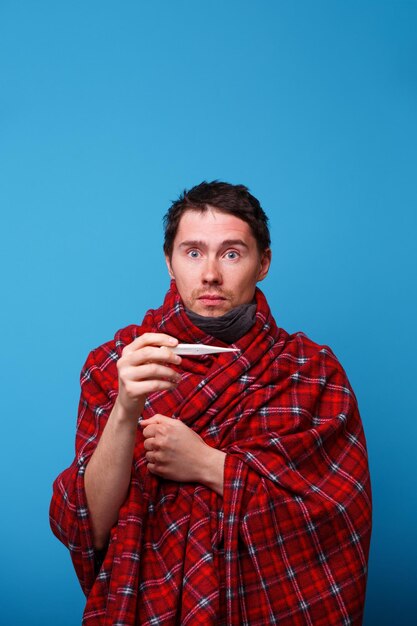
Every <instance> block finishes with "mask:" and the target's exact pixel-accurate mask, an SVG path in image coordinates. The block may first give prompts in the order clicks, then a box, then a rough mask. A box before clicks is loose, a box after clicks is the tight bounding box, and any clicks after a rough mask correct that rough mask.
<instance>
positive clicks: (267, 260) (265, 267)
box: [258, 248, 272, 281]
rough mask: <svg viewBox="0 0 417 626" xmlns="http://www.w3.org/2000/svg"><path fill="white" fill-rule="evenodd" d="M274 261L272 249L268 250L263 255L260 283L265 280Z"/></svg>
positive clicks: (259, 275) (259, 276)
mask: <svg viewBox="0 0 417 626" xmlns="http://www.w3.org/2000/svg"><path fill="white" fill-rule="evenodd" d="M271 260H272V250H271V248H266V250H263V252H262V254H261V267H260V269H259V274H258V281H260V280H263V279H264V278H265V277H266V275H267V274H268V272H269V268H270V267H271Z"/></svg>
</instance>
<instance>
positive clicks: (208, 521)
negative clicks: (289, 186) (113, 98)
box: [51, 181, 371, 626]
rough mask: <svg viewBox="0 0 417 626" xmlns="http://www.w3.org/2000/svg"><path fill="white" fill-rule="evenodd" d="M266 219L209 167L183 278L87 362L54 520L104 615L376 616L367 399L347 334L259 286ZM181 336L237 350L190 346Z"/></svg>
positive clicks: (355, 620) (177, 261)
mask: <svg viewBox="0 0 417 626" xmlns="http://www.w3.org/2000/svg"><path fill="white" fill-rule="evenodd" d="M269 246H270V237H269V231H268V226H267V217H266V215H265V213H264V211H263V210H262V208H261V206H260V204H259V202H258V201H257V200H256V198H254V197H253V196H252V195H251V194H250V193H249V191H248V190H247V188H246V187H244V186H242V185H235V186H234V185H229V184H227V183H220V182H217V181H215V182H212V183H205V182H204V183H201V184H200V185H198V186H197V187H194V188H193V189H191V190H190V191H188V192H184V194H183V195H182V196H181V197H180V198H179V199H178V200H177V201H176V202H174V203H173V205H172V206H171V208H170V210H169V211H168V213H167V215H166V217H165V244H164V251H165V256H166V262H167V267H168V271H169V275H170V277H171V279H172V282H171V286H170V289H169V291H168V293H167V296H166V298H165V301H164V303H163V305H162V306H161V307H160V308H159V309H157V310H150V311H148V313H147V314H146V315H145V318H144V320H143V323H142V325H141V326H136V325H133V326H129V327H127V328H125V329H122V330H121V331H119V332H118V333H116V335H115V338H114V340H113V341H110V342H108V343H106V344H104V345H103V346H101V347H99V348H97V349H96V350H93V351H92V352H91V354H90V355H89V357H88V359H87V362H86V364H85V366H84V369H83V371H82V374H81V389H82V392H81V400H80V407H79V417H78V423H77V437H76V458H75V460H74V462H73V464H72V465H71V467H69V468H68V469H67V470H65V471H64V472H63V473H62V474H61V475H60V476H59V477H58V478H57V480H56V481H55V483H54V495H53V499H52V503H51V525H52V529H53V531H54V533H55V534H56V535H57V536H58V537H59V539H61V541H63V542H64V543H65V544H66V545H67V546H68V547H69V549H70V551H71V556H72V559H73V563H74V566H75V569H76V572H77V575H78V577H79V580H80V583H81V585H82V588H83V590H84V592H85V593H86V595H87V605H86V609H85V612H84V619H83V623H84V624H85V625H91V624H105V625H110V624H114V625H116V624H117V625H119V626H120V625H122V624H123V625H136V624H137V625H149V626H151V625H175V624H184V625H186V624H188V625H196V624H204V625H215V624H216V625H219V624H227V625H229V626H239V625H241V624H246V625H250V626H257V625H259V626H260V625H268V624H280V625H288V626H289V625H292V626H293V625H301V624H309V625H314V626H320V625H322V626H329V625H338V626H340V625H344V626H348V625H354V624H355V625H359V624H361V621H362V613H363V604H364V594H365V585H366V567H367V558H368V549H369V538H370V524H371V521H370V520H371V514H370V511H371V503H370V485H369V474H368V464H367V455H366V447H365V440H364V435H363V430H362V426H361V421H360V417H359V413H358V409H357V404H356V399H355V396H354V394H353V391H352V389H351V387H350V385H349V382H348V380H347V378H346V375H345V373H344V371H343V369H342V367H341V365H340V364H339V363H338V361H337V359H336V358H335V356H334V355H333V353H332V352H331V350H330V349H329V348H327V347H324V346H318V345H316V344H315V343H313V342H312V341H311V340H310V339H308V338H307V337H306V336H305V335H304V334H302V333H296V334H294V335H289V334H288V333H286V332H285V331H284V330H283V329H282V328H278V327H277V325H276V323H275V321H274V318H273V317H272V315H271V312H270V310H269V307H268V304H267V301H266V299H265V297H264V295H263V294H262V292H261V291H260V290H259V289H258V288H257V287H256V284H257V282H258V281H261V280H262V279H263V278H265V276H266V275H267V273H268V270H269V266H270V262H271V252H270V247H269ZM179 343H181V344H183V343H197V344H207V345H211V346H223V347H231V348H234V349H236V352H226V353H219V354H211V355H205V356H183V357H181V356H179V355H177V354H176V353H175V352H176V351H175V348H176V346H178V344H179Z"/></svg>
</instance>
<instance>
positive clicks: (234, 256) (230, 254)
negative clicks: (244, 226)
mask: <svg viewBox="0 0 417 626" xmlns="http://www.w3.org/2000/svg"><path fill="white" fill-rule="evenodd" d="M238 256H239V254H238V252H236V250H229V252H226V258H227V259H231V260H233V259H237V258H238Z"/></svg>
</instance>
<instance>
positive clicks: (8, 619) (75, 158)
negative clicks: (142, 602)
mask: <svg viewBox="0 0 417 626" xmlns="http://www.w3.org/2000/svg"><path fill="white" fill-rule="evenodd" d="M416 25H417V4H416V3H415V2H363V1H362V2H342V1H337V2H334V1H332V2H330V1H329V2H323V1H318V2H299V1H295V2H273V1H272V0H271V1H262V0H258V1H257V2H245V1H239V2H238V1H230V0H228V1H222V2H220V1H211V2H204V3H203V2H195V1H191V0H184V1H176V2H169V1H165V2H162V1H155V2H133V1H125V2H119V3H116V2H109V1H100V2H98V1H89V2H75V1H71V2H56V1H54V2H52V1H50V2H46V1H39V2H30V1H27V2H23V1H21V2H19V1H15V2H8V1H5V0H2V1H1V3H0V81H1V83H0V84H1V88H0V123H1V127H0V146H1V153H0V172H1V174H0V205H1V218H0V219H1V253H0V254H1V264H0V267H1V272H2V283H1V284H2V295H3V304H2V307H1V328H2V354H3V358H2V364H1V367H2V372H1V382H2V415H3V419H2V431H3V445H2V455H1V464H2V469H1V475H2V478H3V486H2V515H1V526H2V528H1V535H2V538H3V542H2V545H3V548H2V574H1V590H2V593H1V605H2V606H1V612H0V615H1V619H2V622H3V623H4V624H13V625H21V624H22V625H27V624H31V625H42V626H47V625H62V626H74V625H77V624H79V623H80V619H81V613H82V608H83V605H84V599H83V596H82V594H81V591H80V589H79V586H78V582H77V580H76V578H75V574H74V572H73V570H72V566H71V564H70V560H69V556H68V554H67V552H66V549H65V548H64V547H63V546H62V545H61V544H59V542H58V541H57V540H56V539H55V538H54V537H53V536H52V534H51V532H50V530H49V525H48V506H49V499H50V495H51V484H52V481H53V479H54V478H55V476H56V475H57V474H58V473H59V472H60V471H61V470H62V469H63V468H64V467H66V466H67V465H69V463H70V462H71V459H72V456H73V441H74V427H75V418H76V410H77V403H78V393H79V388H78V375H79V371H80V369H81V366H82V364H83V362H84V359H85V358H86V356H87V353H88V352H89V350H90V349H91V348H93V347H95V346H96V345H98V344H100V343H102V342H103V341H105V340H107V339H109V338H111V337H112V336H113V333H114V331H115V330H116V329H118V328H120V327H122V326H124V325H126V324H128V323H131V322H137V321H139V320H141V318H142V316H143V313H144V312H145V311H146V309H147V308H149V307H156V306H158V305H159V304H160V302H161V299H162V297H163V294H164V292H165V290H166V288H167V286H168V277H167V274H166V270H165V266H164V262H163V257H162V251H161V244H162V223H161V219H162V216H163V214H164V213H165V211H166V209H167V207H168V205H169V203H170V201H171V200H172V199H174V198H175V197H176V196H177V195H178V193H179V192H180V191H181V190H182V189H183V188H184V187H189V186H192V185H194V184H196V183H198V182H200V181H201V180H203V179H206V180H212V179H214V178H219V179H222V180H226V181H229V182H232V183H241V182H242V183H244V184H246V185H248V186H249V187H250V189H251V191H252V192H253V193H254V194H255V195H256V196H257V197H258V198H259V199H260V201H261V203H262V205H263V206H264V208H265V210H266V211H267V213H268V214H269V215H270V220H271V230H272V238H273V266H272V269H271V273H270V276H269V277H268V279H267V280H266V281H265V282H264V283H263V289H264V291H265V293H266V294H267V297H268V299H269V301H270V304H271V306H272V309H273V311H274V314H275V317H276V319H277V321H278V323H279V324H280V325H281V326H283V327H284V328H286V329H287V330H288V331H290V332H294V331H296V330H303V331H304V332H306V333H307V334H308V335H310V336H311V337H312V338H313V339H314V340H315V341H317V342H322V343H326V344H329V345H330V346H331V347H332V348H333V349H334V351H335V352H336V354H337V355H338V356H339V358H340V360H341V361H342V363H343V365H344V366H345V369H346V370H347V372H348V375H349V377H350V380H351V382H352V385H353V387H354V389H355V391H356V394H357V396H358V399H359V403H360V407H361V412H362V416H363V422H364V426H365V431H366V435H367V440H368V447H369V454H370V464H371V470H372V477H373V495H374V532H373V541H372V549H371V559H370V573H369V585H368V596H367V608H366V619H365V625H366V626H374V625H375V626H383V625H387V626H392V624H398V625H407V624H412V623H415V622H414V621H413V614H415V583H416V575H417V572H416V562H417V554H416V541H415V539H416V521H415V520H416V510H417V503H416V493H417V490H416V487H415V471H414V465H415V464H414V462H413V461H412V459H415V457H416V454H415V444H414V441H415V438H416V435H417V431H416V425H415V423H416V409H415V380H416V368H415V354H416V347H417V345H416V344H417V342H416V281H415V269H416V267H417V263H416V260H417V259H416V208H417V202H416V200H417V184H416V172H417V167H416V166H417V149H416V146H417V71H416V67H417V65H416V61H417V39H416V32H417V31H416ZM413 387H414V393H413ZM414 617H415V615H414Z"/></svg>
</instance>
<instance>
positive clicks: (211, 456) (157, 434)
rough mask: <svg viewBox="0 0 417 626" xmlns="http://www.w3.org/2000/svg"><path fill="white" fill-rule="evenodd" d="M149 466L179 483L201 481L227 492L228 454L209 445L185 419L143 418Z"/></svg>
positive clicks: (219, 492) (220, 491)
mask: <svg viewBox="0 0 417 626" xmlns="http://www.w3.org/2000/svg"><path fill="white" fill-rule="evenodd" d="M140 425H141V426H142V428H143V436H144V437H145V442H144V446H145V450H146V454H145V457H146V460H147V463H148V469H149V471H150V472H151V473H152V474H156V475H157V476H161V477H162V478H167V479H168V480H175V481H178V482H197V483H201V484H203V485H206V486H207V487H210V488H211V489H213V490H214V491H215V492H216V493H218V494H219V495H222V494H223V471H224V461H225V457H226V454H225V453H224V452H222V451H221V450H216V449H215V448H212V447H211V446H209V445H207V444H206V443H205V442H204V441H203V439H202V438H201V437H200V435H198V434H197V433H195V432H194V431H193V430H192V429H191V428H189V427H188V426H186V424H184V423H183V422H181V421H180V420H177V419H173V418H171V417H166V416H165V415H159V414H158V415H154V416H153V417H151V418H150V419H147V420H142V421H141V422H140Z"/></svg>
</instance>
